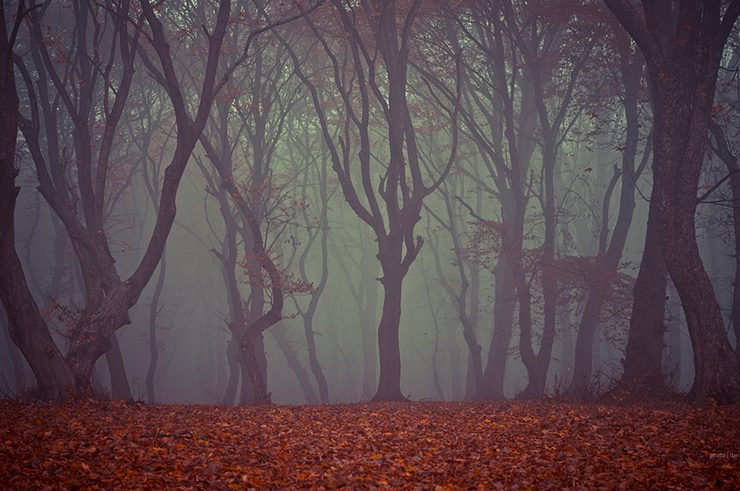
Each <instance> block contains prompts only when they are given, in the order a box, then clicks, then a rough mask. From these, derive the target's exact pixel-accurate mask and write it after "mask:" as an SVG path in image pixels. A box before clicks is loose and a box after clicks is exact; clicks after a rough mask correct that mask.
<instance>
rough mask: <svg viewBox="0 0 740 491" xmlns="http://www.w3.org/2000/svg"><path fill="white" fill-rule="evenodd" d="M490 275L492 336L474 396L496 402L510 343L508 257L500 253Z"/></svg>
mask: <svg viewBox="0 0 740 491" xmlns="http://www.w3.org/2000/svg"><path fill="white" fill-rule="evenodd" d="M493 274H494V276H495V278H496V293H495V295H496V296H495V300H494V304H493V335H492V336H491V346H490V349H489V351H488V364H487V365H486V371H485V372H484V373H483V382H482V387H481V392H480V394H479V395H478V399H479V400H481V401H498V400H502V399H504V375H505V374H506V361H507V359H508V352H509V345H510V344H511V332H512V325H513V323H514V309H515V307H516V291H515V287H514V285H515V283H514V277H513V269H512V265H511V262H510V260H509V258H508V257H507V256H506V255H502V256H501V257H500V258H499V259H498V261H497V262H496V267H495V268H494V271H493Z"/></svg>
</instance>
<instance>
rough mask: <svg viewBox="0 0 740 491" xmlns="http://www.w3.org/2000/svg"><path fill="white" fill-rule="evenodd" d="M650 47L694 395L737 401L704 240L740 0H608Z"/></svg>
mask: <svg viewBox="0 0 740 491" xmlns="http://www.w3.org/2000/svg"><path fill="white" fill-rule="evenodd" d="M605 2H606V4H607V6H608V7H609V8H610V9H611V11H612V12H613V14H614V15H615V17H616V18H617V19H618V20H619V22H620V23H621V24H622V26H623V27H624V28H625V30H626V31H627V32H628V33H629V34H630V36H631V37H632V38H633V39H634V40H635V42H636V43H637V45H638V46H639V47H640V49H641V50H642V52H643V54H644V56H645V61H646V66H647V72H648V85H649V87H650V91H651V102H652V106H653V117H654V123H653V142H654V143H653V174H654V184H653V194H652V200H654V201H656V204H655V206H656V210H655V221H656V222H657V224H658V227H659V231H660V233H659V236H660V237H659V240H660V245H661V252H662V255H663V258H664V260H665V265H666V268H667V270H668V273H669V274H670V277H671V279H672V280H673V283H674V285H675V286H676V290H677V291H678V294H679V297H680V298H681V305H682V308H683V311H684V314H685V316H686V320H687V323H688V328H689V334H690V336H691V341H692V346H693V348H694V368H695V379H694V384H693V386H692V388H691V391H690V393H689V396H690V397H691V398H692V399H694V400H702V399H704V398H707V397H712V398H715V399H717V400H719V401H723V402H729V401H734V400H737V399H738V397H740V369H738V362H737V358H736V357H735V355H734V353H733V350H732V347H731V346H730V344H729V341H728V339H727V336H726V334H725V331H724V325H723V320H722V314H721V312H720V308H719V304H718V303H717V298H716V295H715V292H714V289H713V287H712V284H711V282H710V280H709V276H708V275H707V273H706V271H705V269H704V266H703V264H702V260H701V257H700V256H699V248H698V245H697V241H696V231H695V226H694V214H695V211H696V205H697V200H696V199H688V197H693V196H696V192H697V188H698V182H699V175H700V172H701V168H702V165H703V163H704V157H705V154H706V151H707V141H708V131H709V122H710V118H711V110H712V106H713V101H714V93H715V88H716V82H717V73H718V71H719V63H720V58H721V55H722V52H723V49H724V45H725V42H726V41H727V38H728V36H729V34H730V32H731V30H732V27H733V25H734V23H735V21H736V20H737V18H738V15H740V0H731V1H730V2H728V3H726V4H725V5H723V2H721V1H719V0H713V1H712V0H707V1H702V2H691V1H680V2H677V1H663V2H647V1H642V2H641V4H642V14H640V13H639V12H638V11H637V9H636V8H635V6H634V5H633V4H632V3H631V2H628V1H627V0H605Z"/></svg>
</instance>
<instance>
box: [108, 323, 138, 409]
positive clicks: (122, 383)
mask: <svg viewBox="0 0 740 491" xmlns="http://www.w3.org/2000/svg"><path fill="white" fill-rule="evenodd" d="M109 339H110V349H109V350H108V352H107V353H106V354H105V357H106V360H107V361H108V372H109V373H110V395H111V399H113V400H117V401H130V400H132V397H131V388H130V386H129V383H128V377H127V376H126V365H124V363H123V354H122V353H121V346H120V345H119V344H118V337H116V334H115V333H113V334H111V336H110V338H109Z"/></svg>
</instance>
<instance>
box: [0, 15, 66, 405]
mask: <svg viewBox="0 0 740 491" xmlns="http://www.w3.org/2000/svg"><path fill="white" fill-rule="evenodd" d="M21 7H22V4H21ZM20 13H22V11H19V14H20ZM20 21H21V19H20V18H19V19H17V20H16V22H20ZM12 56H13V46H12V45H11V44H10V41H9V38H8V32H7V30H6V20H5V11H4V9H3V8H0V114H2V117H1V118H0V271H2V274H0V301H2V304H3V306H4V307H5V311H6V312H7V315H8V331H9V333H10V338H11V339H12V340H13V342H14V343H15V344H16V346H18V348H19V349H20V350H21V352H22V353H23V356H24V357H25V358H26V361H27V362H28V364H29V365H30V366H31V370H32V371H33V373H34V375H35V376H36V381H37V383H38V396H39V397H40V398H41V399H44V400H52V401H62V400H65V399H68V398H69V397H70V396H71V395H72V394H73V391H74V378H73V377H72V374H71V372H70V370H69V368H68V367H67V364H66V363H65V362H64V358H63V356H62V354H61V352H60V351H59V348H57V346H56V344H55V343H54V340H53V339H52V337H51V335H50V334H49V330H48V328H47V326H46V323H45V322H44V319H43V318H42V317H41V314H40V313H39V309H38V305H37V304H36V301H35V300H34V299H33V296H32V295H31V292H30V290H29V288H28V284H27V282H26V278H25V276H24V274H23V268H22V266H21V262H20V260H19V259H18V254H17V253H16V250H15V205H16V200H17V198H18V193H19V192H20V187H18V186H16V185H15V178H16V177H17V176H18V170H17V169H16V166H15V152H16V138H17V133H18V96H17V92H16V86H15V71H14V69H13V59H12Z"/></svg>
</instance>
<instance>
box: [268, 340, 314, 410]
mask: <svg viewBox="0 0 740 491" xmlns="http://www.w3.org/2000/svg"><path fill="white" fill-rule="evenodd" d="M270 332H271V333H272V337H273V338H274V339H275V342H276V343H277V345H278V348H279V349H280V351H281V352H282V353H283V356H284V357H285V362H286V363H287V364H288V368H290V370H291V371H292V372H293V375H295V378H296V380H297V381H298V384H299V385H300V386H301V390H303V395H304V397H305V398H306V401H307V402H308V403H309V404H318V402H319V398H318V396H317V395H316V391H315V390H314V388H313V385H311V381H310V380H309V378H308V373H307V372H306V368H305V367H304V366H303V365H302V364H301V363H300V362H299V361H298V353H296V351H295V349H293V346H291V344H290V340H289V339H288V337H287V336H286V334H285V327H283V326H275V329H271V330H270Z"/></svg>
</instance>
